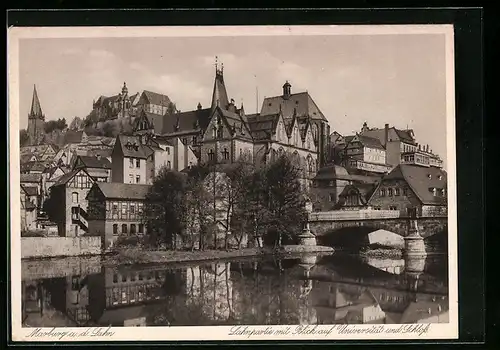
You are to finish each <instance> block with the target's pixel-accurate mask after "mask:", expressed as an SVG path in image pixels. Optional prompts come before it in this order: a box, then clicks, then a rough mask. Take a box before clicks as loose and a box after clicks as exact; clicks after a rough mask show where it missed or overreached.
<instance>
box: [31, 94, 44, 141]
mask: <svg viewBox="0 0 500 350" xmlns="http://www.w3.org/2000/svg"><path fill="white" fill-rule="evenodd" d="M44 125H45V115H44V114H43V112H42V107H41V105H40V100H39V99H38V93H37V91H36V86H33V99H32V101H31V109H30V113H29V114H28V138H29V139H28V142H29V145H39V144H40V143H42V142H43V140H44V137H45V130H44Z"/></svg>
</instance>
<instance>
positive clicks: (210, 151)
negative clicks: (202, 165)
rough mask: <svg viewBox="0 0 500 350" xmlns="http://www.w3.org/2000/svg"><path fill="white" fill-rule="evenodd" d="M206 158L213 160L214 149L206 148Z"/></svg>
mask: <svg viewBox="0 0 500 350" xmlns="http://www.w3.org/2000/svg"><path fill="white" fill-rule="evenodd" d="M208 160H209V161H211V162H212V161H213V160H214V150H213V149H211V148H210V149H209V150H208Z"/></svg>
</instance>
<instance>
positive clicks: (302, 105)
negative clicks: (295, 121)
mask: <svg viewBox="0 0 500 350" xmlns="http://www.w3.org/2000/svg"><path fill="white" fill-rule="evenodd" d="M280 111H281V112H282V113H283V117H284V118H285V119H290V118H292V117H293V115H294V114H296V116H297V117H299V118H300V117H310V118H311V119H313V120H316V119H320V120H325V121H326V118H325V116H324V115H323V113H322V112H321V111H320V109H319V108H318V106H317V105H316V103H315V102H314V101H313V99H312V97H311V96H310V95H309V93H308V92H299V93H296V94H291V95H290V97H288V98H285V97H284V96H282V95H281V96H274V97H267V98H265V99H264V101H263V102H262V109H261V111H260V114H261V115H268V114H277V113H279V112H280Z"/></svg>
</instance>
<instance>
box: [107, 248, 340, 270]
mask: <svg viewBox="0 0 500 350" xmlns="http://www.w3.org/2000/svg"><path fill="white" fill-rule="evenodd" d="M306 253H323V254H325V253H333V248H330V247H323V246H283V247H281V249H279V250H274V249H272V248H243V249H238V250H229V251H227V250H205V251H165V250H144V249H141V248H124V249H120V250H118V251H116V252H115V253H114V254H112V255H108V256H106V257H105V258H104V262H103V263H104V265H105V266H120V265H128V266H132V265H150V264H166V263H181V262H205V261H213V260H225V259H234V258H250V257H264V256H270V255H275V256H279V257H288V256H293V255H300V254H306Z"/></svg>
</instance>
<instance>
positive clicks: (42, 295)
mask: <svg viewBox="0 0 500 350" xmlns="http://www.w3.org/2000/svg"><path fill="white" fill-rule="evenodd" d="M99 259H100V257H96V258H92V259H84V258H72V259H61V260H58V261H45V262H33V263H30V262H24V261H23V265H22V272H23V281H22V310H23V325H24V326H27V327H63V326H69V327H75V326H109V325H112V326H155V325H158V326H165V325H170V326H176V325H184V326H185V325H197V326H202V325H237V324H246V325H252V324H268V325H278V324H280V325H286V324H302V325H307V324H377V323H386V324H395V323H396V324H398V323H417V322H425V323H429V322H430V323H442V322H449V321H448V278H447V257H446V255H433V256H428V257H427V258H426V259H420V260H413V261H408V260H407V261H405V260H403V259H381V258H370V259H368V258H360V257H358V256H351V255H341V254H333V255H323V256H318V255H305V256H302V257H298V258H293V259H286V260H276V259H273V258H272V257H270V258H258V259H257V258H256V259H248V258H247V259H234V260H231V261H224V262H213V263H212V262H210V263H206V264H202V265H194V264H191V265H189V264H184V265H179V264H177V265H175V266H171V265H162V266H154V267H151V266H150V267H147V268H146V267H143V268H130V267H124V266H122V267H117V268H111V267H105V266H103V265H102V264H101V262H100V261H99ZM44 264H45V265H44Z"/></svg>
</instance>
